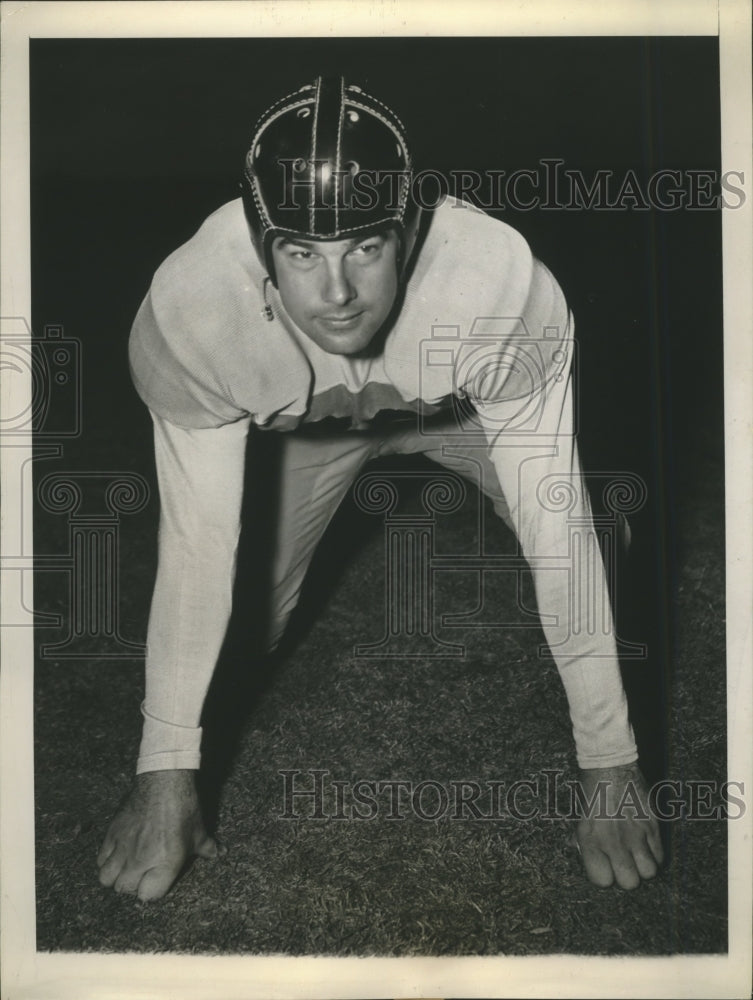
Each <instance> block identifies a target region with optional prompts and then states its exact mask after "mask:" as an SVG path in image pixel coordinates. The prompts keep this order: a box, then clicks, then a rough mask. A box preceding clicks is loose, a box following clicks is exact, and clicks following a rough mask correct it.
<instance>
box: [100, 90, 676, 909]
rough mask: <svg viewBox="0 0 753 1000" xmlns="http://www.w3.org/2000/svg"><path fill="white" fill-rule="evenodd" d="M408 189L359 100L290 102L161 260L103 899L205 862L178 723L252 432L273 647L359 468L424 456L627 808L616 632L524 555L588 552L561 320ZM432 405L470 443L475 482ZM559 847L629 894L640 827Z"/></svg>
mask: <svg viewBox="0 0 753 1000" xmlns="http://www.w3.org/2000/svg"><path fill="white" fill-rule="evenodd" d="M411 170H412V164H411V157H410V154H409V149H408V145H407V143H406V138H405V133H404V129H403V127H402V125H401V123H400V121H399V119H398V118H397V117H396V116H395V114H394V113H393V112H392V111H391V110H390V109H389V108H388V107H386V106H385V105H384V104H382V103H381V102H380V101H378V100H376V99H375V98H373V97H370V96H369V95H367V94H366V93H364V92H363V91H361V90H360V89H359V88H357V87H353V86H346V84H345V83H344V81H343V80H341V79H334V80H327V79H318V80H317V81H316V82H315V83H314V84H313V85H310V86H306V87H303V88H302V89H301V90H298V91H296V92H295V93H292V94H289V95H288V96H286V97H284V98H282V99H281V100H280V101H278V102H277V103H276V104H275V105H273V106H272V107H271V108H270V109H269V110H268V111H267V112H266V113H265V114H264V115H263V116H262V118H261V119H260V121H259V123H258V124H257V127H256V131H255V134H254V137H253V141H252V143H251V147H250V149H249V152H248V155H247V158H246V163H245V170H244V174H243V197H242V198H241V199H238V200H237V201H233V202H230V203H229V204H226V205H224V206H223V207H221V208H220V209H218V210H217V211H216V212H215V213H214V214H213V215H211V216H210V217H209V218H208V219H207V220H206V222H205V223H204V224H203V226H202V227H201V228H200V230H199V231H198V233H197V234H196V235H195V236H194V237H193V238H192V239H191V240H189V242H188V243H186V244H185V245H184V246H182V247H180V248H179V249H178V250H176V251H175V253H173V254H172V255H171V256H170V257H169V258H168V259H167V260H166V261H165V263H164V264H163V265H162V266H161V267H160V268H159V270H158V271H157V273H156V275H155V277H154V281H153V283H152V287H151V289H150V291H149V294H148V295H147V297H146V299H145V300H144V302H143V304H142V306H141V309H140V311H139V313H138V316H137V317H136V321H135V324H134V327H133V331H132V335H131V366H132V372H133V378H134V381H135V384H136V387H137V389H138V391H139V393H140V395H141V397H142V398H143V400H144V402H145V403H146V404H147V406H148V407H149V409H150V411H151V413H152V417H153V422H154V435H155V450H156V462H157V471H158V476H159V489H160V499H161V521H160V532H159V567H158V572H157V580H156V584H155V590H154V597H153V601H152V608H151V616H150V620H149V633H148V649H149V652H148V656H147V663H146V697H145V701H144V705H143V716H144V727H143V737H142V743H141V750H140V755H139V759H138V764H137V777H136V783H135V786H134V788H133V790H132V792H131V795H130V797H129V799H128V800H127V802H126V804H125V805H124V807H123V808H122V809H121V811H120V812H119V813H118V815H117V816H116V817H115V819H114V820H113V822H112V824H111V825H110V828H109V830H108V832H107V835H106V837H105V841H104V844H103V847H102V849H101V851H100V854H99V857H98V863H99V866H100V880H101V882H102V883H103V884H104V885H108V886H113V887H114V888H115V889H116V890H118V891H122V892H131V893H138V895H139V896H140V897H141V898H142V899H153V898H157V897H160V896H162V895H164V894H165V893H166V892H167V891H168V890H169V888H170V886H171V885H172V883H173V882H174V880H175V878H176V877H177V875H178V873H179V872H180V870H181V868H182V867H183V865H184V863H185V861H186V859H187V858H188V857H190V856H191V855H192V854H199V855H203V856H212V855H213V854H214V853H216V845H215V843H214V841H213V840H212V839H211V838H210V837H209V836H208V835H207V833H206V830H205V828H204V825H203V822H202V819H201V814H200V810H199V804H198V799H197V794H196V787H195V784H194V775H195V771H196V769H197V768H198V767H199V746H200V741H201V729H200V727H199V721H200V716H201V711H202V706H203V703H204V698H205V695H206V692H207V688H208V686H209V682H210V680H211V677H212V674H213V671H214V668H215V663H216V660H217V656H218V654H219V650H220V646H221V643H222V640H223V637H224V633H225V630H226V627H227V623H228V619H229V615H230V609H231V591H232V586H233V576H234V568H235V557H236V549H237V544H238V537H239V532H240V512H241V494H242V488H243V479H244V463H245V457H246V449H247V439H248V438H249V435H251V439H250V441H249V444H250V446H251V447H253V435H256V434H258V433H259V432H260V429H266V430H271V431H274V432H280V434H281V449H282V460H281V473H280V475H281V479H280V484H279V497H280V499H279V503H280V511H279V517H278V524H279V528H278V538H277V546H276V551H275V554H274V566H273V590H272V595H271V606H272V621H271V629H270V646H274V645H275V644H276V643H277V642H278V640H279V638H280V636H281V634H282V632H283V630H284V628H285V624H286V621H287V619H288V617H289V615H290V613H291V611H292V609H293V607H294V606H295V603H296V600H297V597H298V594H299V591H300V588H301V585H302V582H303V579H304V576H305V573H306V570H307V568H308V565H309V563H310V560H311V558H312V555H313V553H314V550H315V547H316V545H317V543H318V541H319V540H320V538H321V537H322V534H323V532H324V530H325V528H326V526H327V524H328V522H329V521H330V519H331V517H332V516H333V514H334V513H335V511H336V509H337V507H338V505H339V503H340V501H341V500H342V498H343V497H344V495H345V494H346V492H347V491H348V489H349V488H350V487H351V485H352V484H353V482H354V480H355V478H356V477H357V475H358V474H359V472H360V470H361V469H362V468H363V466H364V465H365V464H366V463H367V462H368V461H369V460H370V459H371V458H373V457H376V456H378V455H388V454H404V453H416V454H418V453H421V454H426V455H428V456H429V457H430V458H432V459H433V460H435V461H436V462H439V463H441V464H443V465H445V466H449V467H451V468H452V469H453V470H454V471H456V472H459V473H461V474H463V475H464V476H467V477H469V478H473V479H474V481H475V482H476V483H477V485H478V486H479V488H480V489H481V490H483V491H484V493H485V494H486V495H488V496H489V497H490V499H491V502H492V504H493V506H494V509H495V511H496V512H497V514H498V515H499V516H500V517H502V518H503V519H504V520H505V522H506V523H507V524H508V525H509V526H510V527H511V528H512V529H513V530H514V531H515V533H516V535H517V538H518V541H519V544H520V547H521V550H522V552H523V554H524V555H525V558H526V559H527V560H528V561H529V562H530V564H531V567H532V570H533V576H534V582H535V588H536V596H537V601H538V606H539V610H540V612H541V613H542V618H543V621H544V622H545V625H544V630H545V634H546V639H547V642H548V644H549V646H550V648H551V649H552V651H553V653H554V656H555V660H556V662H557V666H558V668H559V672H560V676H561V678H562V682H563V684H564V686H565V690H566V693H567V698H568V703H569V707H570V715H571V719H572V724H573V732H574V738H575V744H576V749H577V754H578V762H579V765H580V768H581V781H582V782H583V784H584V786H585V790H586V792H587V793H588V794H590V793H591V792H592V791H593V789H594V787H595V786H596V783H597V782H598V781H599V780H602V779H603V780H607V781H608V782H609V802H610V803H611V805H612V806H614V805H615V804H616V803H617V802H618V801H620V798H621V795H622V793H623V791H624V789H625V788H626V786H627V783H628V782H629V781H633V782H634V783H635V784H636V785H637V787H638V788H640V789H641V792H640V794H641V795H642V796H645V788H644V786H643V785H642V779H641V777H640V773H639V772H638V770H637V766H636V763H635V761H636V758H637V753H636V747H635V742H634V738H633V733H632V730H631V727H630V724H629V721H628V715H627V704H626V699H625V694H624V691H623V688H622V683H621V679H620V673H619V666H618V661H617V654H616V648H615V642H614V635H613V634H604V632H603V631H599V632H594V631H593V630H589V629H588V628H587V627H585V620H584V617H583V616H585V615H586V613H587V605H588V601H589V594H588V593H587V590H588V586H589V584H587V582H586V581H585V580H579V579H578V578H577V577H576V578H574V579H573V578H571V576H570V575H568V574H567V573H561V572H552V571H551V570H550V571H547V569H546V568H542V565H543V560H542V559H540V558H539V557H546V558H550V559H551V558H555V559H556V558H557V557H562V558H563V559H566V558H567V547H568V529H567V523H566V519H567V517H568V516H569V517H570V518H573V517H575V518H577V519H578V520H579V521H580V523H581V525H584V526H585V529H584V530H586V531H588V530H589V527H590V531H591V533H593V527H592V522H591V514H590V509H589V503H588V497H587V495H586V493H585V491H584V488H583V485H582V481H581V474H580V464H579V459H578V454H577V448H576V442H575V438H574V435H573V400H572V379H571V370H570V365H571V358H572V349H571V348H572V336H573V322H572V317H571V315H570V313H569V310H568V308H567V304H566V303H565V300H564V297H563V295H562V292H561V290H560V288H559V286H558V284H557V282H556V281H555V279H554V278H553V277H552V275H551V274H550V272H549V271H548V270H547V269H546V268H545V267H544V266H543V265H542V264H541V263H539V262H538V261H537V260H536V259H535V258H534V257H533V256H532V254H531V251H530V249H529V248H528V245H527V244H526V242H525V240H524V239H523V238H522V237H521V236H520V235H519V234H518V233H517V232H515V231H514V230H513V229H511V228H510V227H509V226H507V225H505V224H504V223H502V222H499V221H496V220H494V219H492V218H490V217H488V216H487V215H485V214H483V213H482V212H479V211H477V210H475V209H472V208H470V207H469V206H467V205H465V204H463V203H461V202H457V201H453V200H449V199H448V200H447V201H446V202H445V203H444V204H442V205H441V206H440V207H438V208H436V209H435V210H434V211H433V212H432V213H431V214H429V213H426V212H424V213H422V212H421V211H420V209H419V207H418V206H417V205H416V204H415V202H414V200H413V199H412V197H411V176H412V174H411ZM479 317H490V318H493V319H494V318H503V319H505V322H504V323H498V324H497V325H496V326H494V327H493V332H494V335H493V336H489V337H488V338H487V340H486V341H484V346H483V357H482V359H481V363H480V364H479V355H478V350H479V347H478V341H475V342H473V343H471V341H470V339H468V334H469V331H470V330H471V329H472V328H473V324H474V321H475V320H477V318H479ZM437 325H442V326H446V327H452V328H454V329H456V330H457V331H458V338H459V339H458V342H457V348H456V350H455V351H454V353H453V360H452V363H451V364H440V365H433V364H428V363H427V362H426V361H425V352H422V349H421V343H422V341H425V340H426V338H427V337H430V336H431V331H432V328H433V327H435V326H437ZM464 338H465V339H464ZM527 339H528V340H530V341H531V342H534V341H535V343H536V345H537V346H536V350H535V351H527V347H526V344H527ZM487 341H488V342H487ZM524 352H525V357H524ZM531 357H535V358H536V359H537V360H536V363H535V364H534V365H532V364H531V360H530V359H531ZM532 373H533V374H532ZM453 397H455V398H462V399H463V408H464V409H465V412H466V413H467V414H471V415H472V418H473V420H474V421H475V426H477V427H478V429H479V430H480V433H481V437H482V441H485V445H484V446H483V447H482V448H481V449H479V447H478V445H477V444H476V446H475V447H474V448H473V451H472V461H468V460H467V456H464V455H463V448H462V443H463V441H464V440H465V438H464V433H465V432H466V430H467V428H465V427H464V426H462V425H461V424H460V423H459V422H458V417H457V415H456V414H457V408H453V407H452V406H451V404H452V402H453ZM419 417H420V419H419ZM534 417H535V420H534ZM529 418H530V419H529ZM463 419H466V418H463ZM426 420H430V421H432V424H431V430H432V432H431V434H426V433H423V432H422V428H424V427H425V426H426V424H425V421H426ZM526 421H528V422H527V423H526ZM531 421H534V423H531ZM532 427H533V432H532V430H531V428H532ZM476 437H478V435H477V436H476ZM444 444H451V445H452V447H447V448H443V445H444ZM552 481H560V482H561V481H567V482H568V483H569V484H571V486H572V488H573V491H574V499H573V504H574V506H572V505H571V507H570V509H569V512H558V511H557V510H554V509H552V507H551V505H550V506H547V505H546V504H544V503H542V500H541V493H540V487H541V484H542V483H545V482H552ZM594 539H595V535H594ZM596 582H597V585H600V586H604V581H603V579H602V580H601V581H600V582H599V581H596ZM592 585H593V581H592V583H591V586H592ZM544 613H545V614H544ZM552 622H556V624H551V623H552ZM546 623H549V624H546ZM612 631H613V630H612ZM499 668H500V670H504V668H505V665H504V662H500V665H499ZM578 841H579V846H580V849H581V853H582V856H583V861H584V864H585V867H586V871H587V874H588V876H589V877H590V878H591V879H592V881H594V882H596V883H597V884H599V885H609V884H610V883H611V882H612V881H613V880H616V881H617V883H618V884H619V885H621V886H623V887H625V888H632V887H634V886H636V885H638V883H639V882H640V879H641V878H651V877H652V876H653V875H654V874H655V873H656V871H657V865H658V864H660V863H661V860H662V854H661V845H660V841H659V836H658V830H657V826H656V823H655V822H654V820H653V819H650V820H645V819H644V820H639V819H636V818H632V817H630V816H625V817H624V818H614V819H594V818H592V819H584V820H583V821H581V823H580V825H579V827H578Z"/></svg>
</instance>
